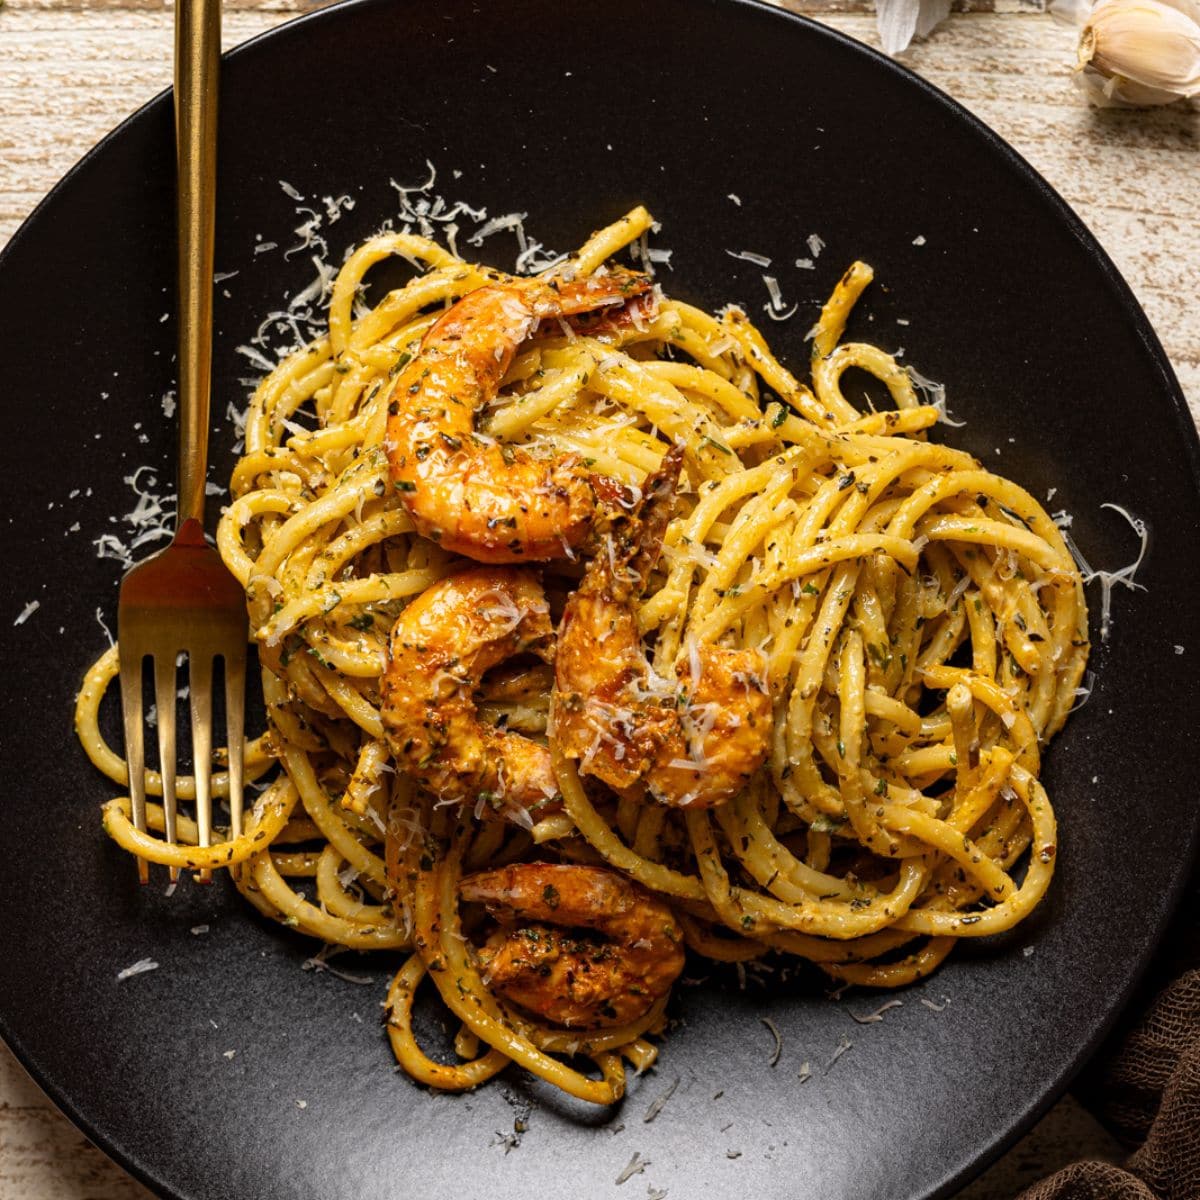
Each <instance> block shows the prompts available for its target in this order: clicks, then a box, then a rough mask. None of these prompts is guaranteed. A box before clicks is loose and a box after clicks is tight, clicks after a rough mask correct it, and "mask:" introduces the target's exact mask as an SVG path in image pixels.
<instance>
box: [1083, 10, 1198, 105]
mask: <svg viewBox="0 0 1200 1200" xmlns="http://www.w3.org/2000/svg"><path fill="white" fill-rule="evenodd" d="M1078 58H1079V66H1078V68H1077V69H1078V70H1079V71H1081V72H1082V75H1081V77H1080V82H1081V84H1082V86H1083V87H1084V90H1085V91H1086V92H1087V93H1088V97H1089V99H1091V100H1092V101H1093V103H1096V104H1100V105H1132V106H1138V107H1140V106H1146V105H1156V104H1170V103H1172V102H1173V101H1175V100H1179V99H1181V98H1183V97H1186V96H1194V95H1200V4H1197V3H1196V0H1101V3H1100V4H1097V5H1096V7H1095V8H1094V9H1093V10H1092V11H1091V13H1089V14H1088V17H1087V19H1086V21H1085V23H1084V26H1083V29H1082V30H1081V32H1080V37H1079V50H1078Z"/></svg>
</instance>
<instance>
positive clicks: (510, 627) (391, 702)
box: [382, 567, 557, 823]
mask: <svg viewBox="0 0 1200 1200" xmlns="http://www.w3.org/2000/svg"><path fill="white" fill-rule="evenodd" d="M553 646H554V638H553V630H552V628H551V625H550V610H549V607H548V605H547V603H546V597H545V595H544V593H543V592H542V586H541V584H540V583H539V582H538V580H537V578H536V577H535V576H534V575H532V574H531V573H529V572H527V571H521V570H517V569H514V568H511V567H475V568H473V569H471V570H468V571H464V572H463V573H462V574H459V575H452V576H450V577H449V578H447V579H443V580H440V581H439V582H438V583H435V584H434V585H433V586H432V587H430V588H428V589H427V590H426V591H424V592H423V593H422V594H421V595H420V596H418V597H417V599H416V600H414V601H413V602H412V603H411V604H410V605H409V606H408V607H407V608H406V609H405V610H404V611H403V612H402V613H401V614H400V616H399V618H398V619H397V621H396V624H395V626H394V627H393V629H392V634H391V639H390V642H389V647H388V663H387V668H386V670H385V672H384V676H383V707H382V716H383V723H384V729H385V732H386V734H387V740H388V744H389V746H390V748H391V751H392V754H393V755H394V756H395V758H396V762H397V765H398V766H400V767H401V769H403V770H406V771H407V772H408V773H409V774H410V775H411V776H412V778H413V779H414V780H415V782H416V783H417V784H419V785H420V786H421V787H423V788H425V789H426V790H427V791H429V792H431V793H432V794H433V795H434V796H436V797H437V798H438V799H439V800H445V801H459V802H465V803H474V804H475V805H476V807H477V809H478V812H479V815H481V816H482V815H485V814H488V815H494V814H495V813H496V812H503V813H505V814H506V815H508V816H513V817H515V818H516V819H517V820H519V821H522V822H523V823H524V822H527V821H528V819H529V818H528V815H527V814H529V813H530V812H536V811H538V810H539V809H542V810H545V809H546V807H547V806H548V805H549V803H550V802H551V801H552V800H553V799H554V797H555V796H556V794H557V787H556V785H555V782H554V773H553V770H552V769H551V766H550V753H549V751H548V750H547V749H546V748H545V747H544V746H539V745H538V744H537V743H536V742H533V741H530V740H529V739H528V738H526V737H522V736H521V735H520V734H515V733H506V732H504V731H502V730H500V729H497V728H495V727H493V726H489V725H485V724H483V723H482V722H481V721H480V720H479V715H478V712H477V709H476V701H475V695H474V693H475V690H476V689H477V688H478V686H479V681H480V679H481V677H482V676H483V674H484V672H485V671H488V670H489V669H491V668H492V667H494V666H496V665H497V664H499V663H501V662H504V661H505V660H506V659H508V658H511V657H512V656H513V655H515V654H522V653H532V654H536V655H537V656H538V657H540V658H542V659H544V660H545V661H547V662H549V661H550V660H551V659H552V657H553Z"/></svg>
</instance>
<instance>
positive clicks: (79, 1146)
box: [0, 0, 1200, 1200]
mask: <svg viewBox="0 0 1200 1200" xmlns="http://www.w3.org/2000/svg"><path fill="white" fill-rule="evenodd" d="M778 2H780V3H782V4H783V5H784V6H785V7H789V8H793V9H795V10H797V11H804V12H808V13H811V14H813V15H816V16H817V17H819V19H821V20H824V21H826V22H827V23H828V24H830V25H832V26H834V27H835V28H837V29H840V30H842V31H843V32H846V33H849V34H850V35H852V36H854V37H858V38H861V39H862V40H864V41H867V42H871V43H875V41H876V39H875V36H874V22H873V18H872V17H870V16H869V15H866V14H864V13H863V12H862V11H861V10H862V8H863V7H865V0H778ZM315 6H316V5H314V4H310V3H305V2H304V0H225V9H226V17H225V28H224V37H225V41H226V43H227V44H228V45H234V44H236V43H238V42H241V41H244V40H245V39H246V38H248V37H251V36H253V35H254V34H257V33H260V32H262V31H263V30H264V29H267V28H270V27H271V26H272V25H275V24H277V23H279V22H280V21H282V20H286V19H287V18H288V17H289V16H292V15H293V14H294V13H296V12H299V11H305V10H306V9H308V8H311V7H315ZM960 7H963V8H967V9H970V10H972V11H970V12H968V13H964V14H962V15H956V16H954V17H952V18H951V19H950V20H949V22H947V23H946V24H945V25H944V26H943V27H942V28H941V29H939V30H938V31H937V32H936V33H935V35H934V36H933V38H931V39H930V41H929V42H927V43H926V44H925V45H923V46H919V47H916V48H915V49H914V50H913V51H912V52H911V53H909V54H908V55H906V56H905V61H906V62H907V63H908V64H909V65H910V66H912V67H913V68H914V69H916V70H917V71H919V72H920V73H921V74H922V75H924V76H925V77H926V78H928V79H929V80H930V81H932V82H933V83H935V84H936V85H938V86H939V87H941V88H943V89H944V90H945V91H947V92H949V93H950V94H951V95H952V96H954V97H955V98H956V99H958V100H960V101H961V102H962V103H964V104H965V105H966V106H967V107H968V108H969V109H971V110H972V111H973V112H974V113H976V114H977V115H978V116H979V117H981V118H982V119H983V120H984V121H985V122H987V123H988V124H989V125H990V126H992V127H993V128H994V129H996V130H997V131H998V132H999V133H1000V134H1001V135H1002V136H1003V137H1004V138H1006V139H1007V140H1008V141H1009V142H1010V143H1011V144H1012V145H1013V146H1015V147H1016V149H1017V150H1018V151H1020V153H1022V154H1023V155H1024V156H1025V157H1026V158H1027V159H1028V160H1029V161H1030V162H1031V163H1032V164H1033V166H1034V167H1035V168H1037V169H1038V170H1039V171H1040V172H1041V173H1042V174H1043V175H1044V176H1045V177H1046V178H1047V179H1048V180H1049V181H1050V182H1051V183H1052V184H1053V185H1054V186H1055V187H1056V188H1057V189H1058V190H1059V191H1060V192H1061V193H1062V195H1063V196H1064V197H1065V198H1066V199H1067V201H1068V202H1069V203H1070V204H1071V205H1072V206H1073V207H1074V209H1075V210H1076V212H1078V213H1079V215H1080V216H1081V217H1082V218H1083V220H1084V221H1085V222H1086V223H1087V225H1088V226H1089V227H1090V228H1091V229H1092V231H1093V232H1094V233H1095V234H1096V236H1097V237H1098V238H1099V240H1100V242H1101V243H1102V244H1103V245H1104V247H1105V248H1106V249H1107V250H1108V252H1109V254H1111V255H1112V257H1113V259H1114V260H1115V261H1116V264H1117V266H1118V268H1119V269H1120V270H1121V272H1122V273H1123V274H1124V276H1125V278H1126V279H1127V280H1128V281H1129V283H1130V285H1131V286H1132V288H1133V290H1134V292H1135V293H1136V294H1137V297H1138V299H1139V300H1140V301H1141V303H1142V305H1143V307H1144V308H1145V309H1146V312H1147V314H1148V315H1149V317H1150V320H1151V322H1152V324H1153V325H1154V327H1155V329H1156V330H1157V331H1158V334H1159V337H1160V338H1161V339H1162V342H1163V344H1164V346H1165V347H1166V350H1167V353H1168V354H1169V355H1170V357H1171V361H1172V362H1173V364H1174V366H1175V369H1176V372H1177V373H1178V375H1179V378H1180V382H1181V383H1182V385H1183V388H1184V392H1185V394H1186V395H1187V397H1188V400H1189V403H1190V405H1191V407H1192V412H1193V415H1194V416H1195V417H1196V418H1197V420H1198V421H1200V319H1197V318H1196V316H1195V315H1194V314H1195V305H1196V297H1197V296H1198V295H1200V187H1198V186H1197V183H1198V180H1200V157H1198V150H1200V107H1198V106H1197V105H1196V104H1195V103H1192V104H1182V105H1174V106H1172V107H1170V108H1167V109H1160V110H1155V111H1152V112H1141V113H1121V112H1105V113H1098V112H1095V111H1093V110H1090V109H1088V108H1087V107H1086V106H1085V104H1084V103H1083V101H1082V99H1081V98H1080V97H1079V95H1078V93H1077V92H1076V91H1075V90H1074V89H1073V88H1072V87H1071V85H1070V63H1071V60H1072V51H1073V42H1074V36H1073V34H1072V32H1071V31H1070V30H1067V29H1064V28H1063V27H1062V26H1060V25H1058V24H1056V23H1055V22H1054V21H1053V20H1052V19H1051V18H1050V17H1048V16H1046V15H1044V14H1041V13H1038V12H1036V11H1035V10H1036V9H1038V8H1039V7H1041V4H1040V0H967V2H966V3H964V4H962V5H960ZM170 75H171V8H170V5H169V4H168V3H164V0H7V3H6V4H5V3H4V0H0V246H2V245H3V244H4V243H5V242H6V241H7V240H8V238H9V237H10V236H11V235H12V234H13V233H14V232H15V231H16V229H17V227H18V225H19V224H20V223H21V221H22V220H23V219H24V218H25V217H26V216H27V215H28V214H29V212H30V211H31V210H32V209H33V207H34V205H35V204H36V203H37V202H38V201H39V200H40V199H41V198H42V196H43V195H45V193H46V192H47V191H48V190H49V189H50V188H51V187H52V186H53V184H54V183H55V181H56V180H57V179H59V178H60V177H61V176H62V175H63V174H64V173H65V172H66V170H67V169H68V168H69V167H70V166H71V164H72V163H74V162H75V161H76V160H77V159H78V158H79V157H80V156H81V155H82V154H83V153H84V152H85V151H86V150H87V149H88V148H89V147H90V146H91V145H92V144H93V143H94V142H96V141H97V140H98V139H99V138H100V137H101V136H102V135H103V134H105V133H106V132H108V130H109V129H111V128H112V127H113V126H114V125H115V124H117V123H118V121H120V120H121V119H123V118H124V117H125V116H127V115H128V114H129V113H130V112H132V111H133V110H134V109H135V108H137V107H138V106H139V105H140V104H142V103H143V102H144V101H145V100H147V99H149V98H150V97H151V96H152V95H154V94H155V93H156V92H157V91H159V90H160V89H161V88H163V87H165V86H166V85H167V84H168V82H169V80H170ZM969 202H970V198H969V197H964V203H969ZM1071 320H1072V314H1070V313H1064V314H1063V336H1064V337H1069V336H1070V327H1071ZM1118 1154H1119V1151H1118V1149H1117V1147H1116V1145H1115V1144H1114V1143H1113V1142H1112V1141H1111V1140H1110V1139H1109V1138H1108V1137H1107V1135H1106V1134H1105V1133H1104V1132H1103V1130H1101V1129H1100V1128H1099V1126H1098V1125H1097V1124H1096V1123H1095V1122H1094V1121H1093V1120H1092V1119H1091V1118H1090V1117H1089V1116H1088V1114H1087V1113H1086V1112H1085V1111H1084V1110H1083V1109H1081V1108H1080V1107H1079V1106H1078V1105H1077V1104H1076V1103H1075V1102H1074V1101H1072V1100H1070V1099H1066V1100H1063V1101H1062V1102H1060V1103H1059V1104H1058V1105H1056V1106H1055V1108H1054V1109H1053V1110H1052V1111H1051V1112H1050V1113H1049V1114H1048V1115H1047V1116H1046V1117H1045V1118H1044V1119H1043V1121H1042V1122H1041V1123H1040V1124H1039V1125H1038V1126H1037V1127H1036V1128H1035V1129H1034V1131H1033V1132H1032V1133H1031V1134H1030V1135H1029V1136H1028V1137H1026V1138H1025V1139H1024V1140H1023V1141H1022V1142H1021V1143H1019V1145H1018V1146H1017V1147H1016V1148H1015V1149H1014V1150H1012V1151H1011V1152H1010V1153H1009V1154H1007V1155H1006V1156H1005V1157H1004V1158H1003V1159H1002V1160H1001V1161H1000V1162H999V1163H997V1164H996V1165H995V1166H994V1167H992V1168H991V1169H990V1170H989V1171H988V1172H987V1173H986V1174H985V1175H984V1176H983V1177H982V1178H981V1179H980V1180H978V1181H977V1182H976V1183H974V1184H973V1185H971V1186H970V1187H969V1188H968V1189H966V1191H964V1192H963V1193H962V1195H961V1197H960V1200H1009V1198H1010V1197H1013V1196H1015V1194H1016V1193H1017V1192H1018V1191H1019V1190H1020V1189H1021V1188H1022V1187H1024V1186H1025V1185H1026V1184H1028V1183H1030V1182H1032V1181H1033V1180H1035V1179H1037V1178H1040V1177H1041V1176H1042V1175H1044V1174H1046V1173H1048V1172H1050V1171H1052V1170H1054V1169H1056V1168H1057V1167H1058V1166H1061V1165H1062V1164H1064V1163H1066V1162H1069V1161H1071V1160H1073V1159H1075V1158H1078V1157H1080V1156H1083V1155H1101V1156H1104V1157H1111V1158H1115V1157H1117V1156H1118ZM148 1195H149V1193H148V1192H146V1191H145V1189H144V1188H142V1187H141V1186H140V1185H139V1184H137V1183H135V1182H134V1181H133V1180H132V1179H130V1178H129V1177H128V1176H126V1175H125V1174H124V1172H122V1171H121V1170H120V1169H119V1168H118V1167H116V1166H115V1165H113V1164H112V1163H111V1162H109V1160H108V1159H107V1158H105V1157H104V1155H103V1154H101V1153H100V1152H99V1151H98V1150H96V1149H95V1148H94V1147H92V1146H91V1145H90V1144H89V1143H88V1142H87V1140H86V1139H85V1138H84V1137H83V1136H82V1134H80V1133H79V1132H78V1131H77V1130H76V1129H75V1128H74V1127H73V1126H72V1125H71V1124H70V1123H69V1122H67V1121H66V1120H65V1119H64V1118H63V1117H62V1116H61V1115H59V1113H58V1112H57V1111H56V1110H55V1109H54V1107H53V1105H51V1103H50V1102H49V1100H47V1098H46V1097H45V1096H44V1095H43V1094H42V1093H41V1091H40V1090H39V1089H38V1088H37V1087H36V1085H35V1084H33V1083H32V1082H31V1081H30V1080H29V1078H28V1077H27V1076H26V1075H25V1073H24V1071H23V1070H22V1069H21V1068H20V1066H18V1065H17V1063H16V1061H15V1060H14V1059H13V1058H12V1056H11V1054H10V1053H9V1052H8V1050H7V1048H5V1047H3V1046H2V1045H0V1200H51V1198H53V1200H144V1198H145V1197H147V1196H148Z"/></svg>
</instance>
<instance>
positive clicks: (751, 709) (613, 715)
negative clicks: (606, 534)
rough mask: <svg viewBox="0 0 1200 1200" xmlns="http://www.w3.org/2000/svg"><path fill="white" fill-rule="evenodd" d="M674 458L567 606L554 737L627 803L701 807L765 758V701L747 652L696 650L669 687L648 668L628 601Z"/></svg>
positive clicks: (641, 580) (674, 469)
mask: <svg viewBox="0 0 1200 1200" xmlns="http://www.w3.org/2000/svg"><path fill="white" fill-rule="evenodd" d="M680 460H681V453H680V450H679V449H678V448H677V447H676V448H674V449H672V450H671V451H670V452H669V453H668V454H667V456H666V457H665V458H664V460H663V465H662V467H661V468H660V470H659V471H658V472H656V473H655V474H654V475H652V476H651V477H650V478H649V479H648V480H647V481H646V486H645V488H644V493H643V498H642V501H641V504H640V505H639V509H638V512H637V513H636V514H635V515H634V516H633V517H630V518H628V519H626V520H624V521H621V520H618V521H617V522H616V523H615V529H614V534H613V537H614V543H613V546H612V548H611V551H610V552H609V553H603V552H602V553H600V554H598V555H597V556H596V558H595V559H594V560H593V561H592V563H591V564H590V566H589V567H588V570H587V573H586V574H585V576H584V578H583V582H582V583H581V584H580V586H579V588H578V590H576V591H575V592H574V593H573V594H572V596H571V597H570V599H569V600H568V601H567V607H566V611H565V612H564V613H563V618H562V622H561V624H560V625H559V629H558V650H557V653H556V657H555V690H554V700H553V708H552V712H553V718H552V720H553V724H552V728H553V733H552V736H553V737H554V738H556V739H557V741H558V744H559V745H560V747H561V748H562V749H563V751H564V753H565V754H566V755H567V756H568V757H570V758H575V759H578V760H579V769H580V771H581V772H582V773H583V774H585V775H593V776H595V777H596V778H598V779H601V780H603V781H604V782H605V783H607V784H608V785H609V786H610V787H612V788H614V789H615V790H617V791H618V792H620V793H622V794H624V795H629V794H630V793H631V792H632V793H635V794H636V793H640V792H642V791H645V792H648V793H649V794H650V796H652V797H653V798H654V799H655V800H659V801H661V802H662V803H664V804H670V805H674V806H677V807H680V808H704V807H712V806H714V805H717V804H722V803H724V802H725V801H727V800H729V799H731V798H732V797H734V796H736V795H737V794H738V792H739V791H741V789H742V788H743V787H744V786H745V784H746V782H747V780H749V778H750V777H751V776H752V775H753V774H754V772H755V771H757V770H758V768H759V767H760V766H762V764H763V762H764V761H765V760H766V757H767V752H768V749H769V743H770V737H771V699H770V696H769V695H768V692H767V688H766V684H765V682H764V680H763V677H762V671H763V663H762V659H761V657H760V655H759V654H758V653H757V651H754V650H731V649H728V648H727V647H724V646H696V645H694V644H693V645H692V646H691V647H690V648H689V651H688V653H687V654H686V655H685V656H684V657H683V658H682V659H681V660H680V661H679V662H678V663H677V664H676V666H675V675H676V677H677V678H676V679H674V680H671V679H665V678H663V677H662V676H660V675H658V674H656V673H655V672H654V671H653V670H652V669H651V667H650V664H649V662H648V661H647V658H646V653H645V650H644V649H643V647H642V638H641V631H640V630H639V628H638V624H637V616H636V613H635V611H634V601H635V600H636V599H637V597H638V596H639V595H640V594H641V592H642V590H643V589H644V587H645V585H646V581H647V578H648V577H649V574H650V571H651V570H652V569H653V566H654V563H655V561H656V560H657V558H658V552H659V548H660V546H661V542H662V535H663V531H664V530H665V528H666V524H667V520H668V519H669V517H670V513H671V507H672V504H673V500H674V493H675V485H676V481H677V479H678V475H679V465H680Z"/></svg>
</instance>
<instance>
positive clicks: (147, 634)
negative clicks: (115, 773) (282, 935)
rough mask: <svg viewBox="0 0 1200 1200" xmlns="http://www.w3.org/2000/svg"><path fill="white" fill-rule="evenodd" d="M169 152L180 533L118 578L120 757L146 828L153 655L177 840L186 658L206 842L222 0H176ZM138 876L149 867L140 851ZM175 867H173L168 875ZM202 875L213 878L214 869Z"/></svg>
mask: <svg viewBox="0 0 1200 1200" xmlns="http://www.w3.org/2000/svg"><path fill="white" fill-rule="evenodd" d="M175 12H176V16H175V156H176V171H177V178H176V204H177V219H178V250H179V505H178V510H177V515H176V519H175V536H174V538H173V539H172V541H171V544H170V545H169V546H168V547H167V548H166V549H165V550H162V551H160V552H159V553H157V554H155V555H153V556H152V557H150V558H148V559H146V560H145V561H144V562H141V563H138V564H137V565H136V566H134V567H133V568H131V569H130V570H129V572H128V573H127V574H126V575H125V578H124V579H123V580H122V581H121V594H120V600H119V605H118V610H117V642H118V645H119V646H120V656H121V707H122V709H123V714H124V722H125V756H126V759H127V761H128V765H129V794H130V800H131V802H132V808H133V824H134V827H135V828H136V829H140V830H145V828H146V786H145V746H144V741H143V729H142V666H143V662H144V660H145V659H146V658H150V659H151V660H152V661H153V664H154V693H155V706H156V709H157V713H158V749H159V758H160V761H161V764H162V784H163V789H162V790H163V811H164V815H165V821H164V824H165V835H166V838H167V840H168V841H170V842H173V841H175V840H176V836H175V821H176V797H175V783H176V772H175V695H176V693H175V683H176V678H175V676H176V663H177V658H178V656H179V655H180V654H186V655H187V659H188V683H189V687H190V695H191V724H192V759H193V763H194V767H193V770H194V773H195V780H196V824H197V827H198V831H199V843H200V845H201V846H208V845H210V844H211V842H212V787H211V784H212V691H213V663H214V660H216V659H217V658H220V659H223V660H224V668H225V713H226V722H225V723H226V735H227V744H228V747H229V809H230V819H231V822H232V836H233V837H237V836H238V835H239V834H240V833H241V827H242V758H243V748H244V737H243V730H244V724H245V720H244V712H245V691H246V640H247V619H246V603H245V596H244V594H243V592H242V588H241V585H240V584H239V583H238V582H237V580H235V579H234V577H233V576H232V575H231V574H230V573H229V571H228V569H227V568H226V567H225V564H224V563H223V562H222V561H221V558H220V555H218V554H217V552H216V550H214V549H213V548H212V547H211V546H209V545H208V543H207V542H206V541H205V538H204V476H205V470H206V467H207V457H208V412H209V387H210V381H211V368H212V274H213V214H214V210H215V199H216V196H215V193H216V134H217V68H218V63H219V58H220V44H221V10H220V0H176V5H175ZM138 875H139V877H140V878H141V881H142V882H143V883H146V882H147V880H148V878H149V871H148V868H147V864H146V861H145V860H144V859H139V860H138ZM177 876H178V870H177V869H176V868H172V869H171V878H172V880H174V879H175V878H176V877H177ZM198 878H200V879H202V880H208V879H210V878H211V873H210V872H207V871H205V872H202V873H201V875H200V876H198Z"/></svg>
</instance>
